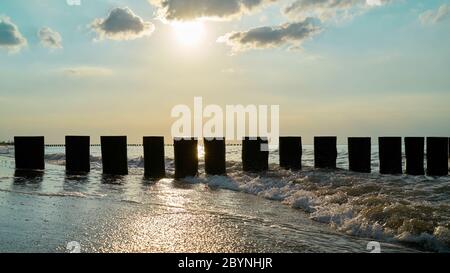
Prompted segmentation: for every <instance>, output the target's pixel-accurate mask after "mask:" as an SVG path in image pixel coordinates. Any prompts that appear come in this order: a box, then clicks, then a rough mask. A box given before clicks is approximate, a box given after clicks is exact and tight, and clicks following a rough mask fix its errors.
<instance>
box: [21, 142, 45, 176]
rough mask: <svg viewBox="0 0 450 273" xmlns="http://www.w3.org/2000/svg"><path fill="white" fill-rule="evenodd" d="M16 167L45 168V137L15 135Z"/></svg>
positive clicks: (26, 168)
mask: <svg viewBox="0 0 450 273" xmlns="http://www.w3.org/2000/svg"><path fill="white" fill-rule="evenodd" d="M14 153H15V161H16V169H19V170H43V169H45V163H44V153H45V151H44V137H14Z"/></svg>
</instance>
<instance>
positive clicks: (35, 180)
mask: <svg viewBox="0 0 450 273" xmlns="http://www.w3.org/2000/svg"><path fill="white" fill-rule="evenodd" d="M141 149H142V148H141V147H130V148H129V152H128V157H129V167H130V175H127V176H123V177H110V176H103V175H102V174H101V161H100V156H99V155H100V151H99V148H98V147H93V148H92V168H93V170H92V172H91V173H90V174H89V175H88V176H66V175H65V173H64V153H63V152H64V149H63V148H47V149H46V160H47V163H46V171H45V173H44V174H43V175H42V176H37V177H20V176H15V175H14V160H13V157H12V154H13V153H12V151H11V150H10V151H8V152H7V153H6V152H5V151H3V152H4V153H3V154H0V219H1V222H0V223H1V225H0V251H8V252H9V251H21V252H22V251H26V252H27V251H39V252H62V251H65V250H66V245H67V243H68V242H70V241H77V242H79V243H80V244H81V246H82V251H86V252H109V251H114V252H135V251H138V252H141V251H143V252H267V251H271V252H368V250H367V249H366V247H367V243H368V242H369V241H373V240H376V241H379V242H381V246H382V251H383V252H410V251H448V250H449V246H450V232H449V227H450V226H449V225H450V224H449V223H450V220H449V219H450V207H449V202H448V200H450V199H449V198H450V179H449V178H448V177H442V178H433V177H426V176H418V177H412V176H406V175H404V176H385V175H379V174H377V167H378V166H377V160H376V158H377V153H376V148H374V149H373V150H374V151H375V152H374V153H373V158H374V160H373V168H374V173H372V174H355V173H351V172H348V171H345V170H343V169H345V168H346V167H347V165H348V163H347V159H346V158H347V154H346V147H345V146H340V147H339V148H338V150H339V159H338V166H339V167H340V168H343V169H340V170H336V171H326V170H314V169H312V167H311V166H312V165H313V153H312V147H311V146H305V147H304V155H303V159H304V160H303V164H304V165H305V167H304V169H303V170H302V171H297V172H293V171H285V170H281V169H279V168H278V167H277V164H276V162H277V161H278V156H277V151H272V152H271V156H270V162H271V171H269V172H267V173H265V174H248V173H243V172H242V171H241V169H242V168H241V163H240V147H235V146H233V147H227V162H228V163H227V165H228V166H227V170H228V176H226V177H225V176H206V175H205V174H204V172H203V166H202V165H203V162H202V160H200V165H201V166H200V175H199V176H198V177H196V178H188V179H185V180H183V181H174V180H173V179H172V178H170V177H171V176H172V175H173V171H174V170H173V160H172V158H173V153H172V149H173V148H172V147H166V155H167V159H166V163H167V164H166V165H167V169H168V176H169V178H167V179H162V180H160V181H157V182H155V181H148V180H145V179H143V168H142V167H143V161H142V152H141ZM201 154H202V152H201V150H200V155H201Z"/></svg>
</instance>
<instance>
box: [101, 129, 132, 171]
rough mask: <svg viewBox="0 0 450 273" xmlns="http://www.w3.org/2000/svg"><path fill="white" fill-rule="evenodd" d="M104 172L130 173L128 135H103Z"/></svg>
mask: <svg viewBox="0 0 450 273" xmlns="http://www.w3.org/2000/svg"><path fill="white" fill-rule="evenodd" d="M101 146H102V147H101V150H102V164H103V173H104V174H111V175H126V174H128V158H127V137H126V136H102V137H101Z"/></svg>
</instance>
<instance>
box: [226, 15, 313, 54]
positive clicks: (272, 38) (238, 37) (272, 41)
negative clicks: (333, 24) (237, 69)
mask: <svg viewBox="0 0 450 273" xmlns="http://www.w3.org/2000/svg"><path fill="white" fill-rule="evenodd" d="M320 31H321V27H320V26H318V25H317V22H316V20H314V19H313V18H306V19H305V20H303V21H299V22H294V23H286V24H283V25H281V26H277V27H258V28H253V29H250V30H248V31H239V32H230V33H228V34H225V35H224V36H222V37H220V38H219V39H218V42H222V43H225V44H227V45H229V46H231V48H232V51H233V52H238V51H245V50H249V49H264V48H272V47H279V46H283V45H291V46H292V47H293V48H297V47H298V46H299V45H300V44H301V43H302V42H303V41H304V40H306V39H308V38H310V37H312V36H314V35H316V34H318V33H319V32H320Z"/></svg>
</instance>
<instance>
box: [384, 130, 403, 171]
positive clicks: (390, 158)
mask: <svg viewBox="0 0 450 273" xmlns="http://www.w3.org/2000/svg"><path fill="white" fill-rule="evenodd" d="M378 148H379V156H380V173H381V174H401V173H402V138H401V137H380V138H378Z"/></svg>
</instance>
